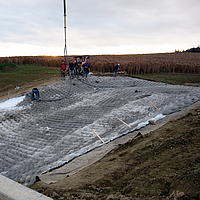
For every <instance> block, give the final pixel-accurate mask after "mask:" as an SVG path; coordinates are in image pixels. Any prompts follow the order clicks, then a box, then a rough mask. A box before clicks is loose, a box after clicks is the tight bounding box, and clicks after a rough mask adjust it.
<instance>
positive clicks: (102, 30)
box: [0, 0, 200, 56]
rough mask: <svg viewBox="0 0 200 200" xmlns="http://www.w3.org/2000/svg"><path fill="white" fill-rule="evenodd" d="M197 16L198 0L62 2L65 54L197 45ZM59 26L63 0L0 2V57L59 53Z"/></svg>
mask: <svg viewBox="0 0 200 200" xmlns="http://www.w3.org/2000/svg"><path fill="white" fill-rule="evenodd" d="M66 1H67V0H66ZM199 19H200V0H68V1H67V44H68V45H67V46H68V47H67V49H68V54H69V55H77V54H78V55H82V54H90V55H91V54H137V53H162V52H174V50H175V49H179V50H181V51H182V50H185V49H189V48H191V47H197V46H198V45H200V22H199ZM63 27H64V22H63V0H32V1H31V0H1V2H0V56H26V55H63V54H64V53H63V51H64V28H63Z"/></svg>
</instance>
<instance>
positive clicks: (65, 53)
mask: <svg viewBox="0 0 200 200" xmlns="http://www.w3.org/2000/svg"><path fill="white" fill-rule="evenodd" d="M63 3H64V32H65V47H64V58H65V63H67V66H68V55H67V9H66V7H67V3H66V0H63Z"/></svg>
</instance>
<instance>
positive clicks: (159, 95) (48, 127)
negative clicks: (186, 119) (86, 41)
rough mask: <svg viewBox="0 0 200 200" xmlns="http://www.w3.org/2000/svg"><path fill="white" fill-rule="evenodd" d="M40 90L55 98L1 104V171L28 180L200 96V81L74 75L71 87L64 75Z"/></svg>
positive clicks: (28, 97) (177, 108) (43, 94)
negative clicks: (193, 84)
mask: <svg viewBox="0 0 200 200" xmlns="http://www.w3.org/2000/svg"><path fill="white" fill-rule="evenodd" d="M69 91H70V93H69V95H68V96H67V97H66V98H64V99H62V100H59V101H54V100H56V99H60V98H62V97H64V96H65V95H66V94H67V93H68V92H69ZM39 92H40V99H43V100H53V101H40V102H37V101H36V100H35V101H31V99H30V94H27V95H26V97H25V98H24V99H23V101H22V102H20V103H19V104H18V105H17V106H16V107H15V109H3V108H1V109H0V158H1V160H0V173H1V174H2V175H4V176H6V177H8V178H10V179H12V180H15V181H17V182H19V183H21V184H23V185H26V186H29V185H30V184H32V183H33V182H34V181H35V177H36V176H37V175H39V174H41V173H43V172H47V171H49V170H51V169H54V168H56V167H59V166H61V165H63V164H64V163H67V162H68V161H70V160H72V159H73V158H74V157H77V156H79V155H82V154H84V153H86V152H87V151H90V150H91V149H94V148H96V147H98V146H101V145H103V143H102V140H103V141H104V142H105V143H106V142H109V141H110V140H113V139H115V138H117V137H119V136H121V135H123V134H128V133H129V132H131V131H133V130H135V129H139V128H140V127H142V126H145V125H147V124H148V121H149V120H151V119H153V120H154V121H156V120H159V119H161V118H163V117H165V116H166V115H168V114H171V113H174V112H177V111H179V110H181V109H183V108H185V107H187V106H189V105H191V104H193V103H194V102H197V101H199V100H200V88H199V87H186V86H178V85H169V84H165V83H157V82H151V81H145V80H140V79H133V78H130V77H115V78H113V77H95V76H91V77H88V78H87V79H86V78H81V81H80V80H78V79H73V80H72V84H71V90H70V80H66V81H60V82H58V83H56V84H54V85H50V86H46V87H44V88H39ZM116 117H117V118H116ZM119 119H120V120H119ZM123 122H124V123H123ZM95 133H97V134H98V136H99V137H100V138H101V139H102V140H100V139H99V138H98V137H97V135H96V134H95Z"/></svg>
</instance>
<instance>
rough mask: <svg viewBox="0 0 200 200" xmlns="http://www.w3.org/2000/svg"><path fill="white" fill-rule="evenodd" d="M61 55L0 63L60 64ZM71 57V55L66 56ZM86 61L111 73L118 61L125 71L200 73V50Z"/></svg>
mask: <svg viewBox="0 0 200 200" xmlns="http://www.w3.org/2000/svg"><path fill="white" fill-rule="evenodd" d="M62 60H64V57H63V56H57V57H53V56H20V57H2V58H0V64H1V63H8V62H9V63H14V64H16V65H22V64H38V65H42V66H47V67H59V66H60V64H61V62H62ZM69 60H73V56H69ZM89 63H90V66H91V70H92V71H93V72H112V70H113V67H114V66H115V65H116V64H118V63H120V64H121V65H120V71H125V72H126V73H128V74H149V73H160V72H170V73H196V74H199V73H200V54H199V53H186V52H183V53H161V54H133V55H94V56H90V59H89Z"/></svg>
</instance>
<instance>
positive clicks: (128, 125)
mask: <svg viewBox="0 0 200 200" xmlns="http://www.w3.org/2000/svg"><path fill="white" fill-rule="evenodd" d="M116 118H117V119H118V120H119V121H120V122H122V123H123V124H125V125H126V126H128V127H129V128H131V127H130V126H129V125H128V124H127V123H125V122H123V121H122V120H121V119H119V118H118V117H116Z"/></svg>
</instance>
